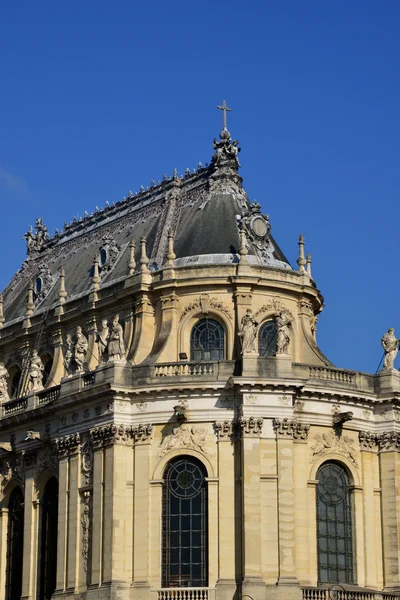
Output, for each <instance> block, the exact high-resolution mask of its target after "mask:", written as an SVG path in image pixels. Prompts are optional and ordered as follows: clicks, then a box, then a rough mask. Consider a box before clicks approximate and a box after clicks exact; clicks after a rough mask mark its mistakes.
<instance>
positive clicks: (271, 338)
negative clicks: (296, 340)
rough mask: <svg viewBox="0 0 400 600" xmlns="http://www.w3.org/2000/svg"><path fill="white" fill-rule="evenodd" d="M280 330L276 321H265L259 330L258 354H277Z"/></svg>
mask: <svg viewBox="0 0 400 600" xmlns="http://www.w3.org/2000/svg"><path fill="white" fill-rule="evenodd" d="M277 337H278V330H277V327H276V323H275V321H265V323H263V324H262V325H261V327H260V329H259V330H258V354H259V355H260V356H275V355H276V349H277V344H276V340H277Z"/></svg>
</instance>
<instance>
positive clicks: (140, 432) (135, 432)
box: [130, 424, 153, 444]
mask: <svg viewBox="0 0 400 600" xmlns="http://www.w3.org/2000/svg"><path fill="white" fill-rule="evenodd" d="M152 433H153V425H151V424H148V425H142V424H139V425H134V426H133V427H131V429H130V435H131V437H132V439H133V441H134V442H135V444H138V443H142V444H143V443H146V442H147V443H150V442H151V436H152Z"/></svg>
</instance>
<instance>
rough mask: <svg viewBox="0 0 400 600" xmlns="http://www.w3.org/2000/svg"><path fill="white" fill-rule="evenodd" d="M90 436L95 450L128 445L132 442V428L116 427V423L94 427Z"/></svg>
mask: <svg viewBox="0 0 400 600" xmlns="http://www.w3.org/2000/svg"><path fill="white" fill-rule="evenodd" d="M89 435H90V442H91V444H92V447H93V449H94V450H98V449H99V448H107V447H109V446H113V445H114V444H125V445H127V444H129V442H130V440H131V438H130V428H129V427H125V425H115V424H114V423H109V424H108V425H99V426H98V427H93V429H91V430H90V431H89Z"/></svg>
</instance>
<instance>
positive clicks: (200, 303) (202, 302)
mask: <svg viewBox="0 0 400 600" xmlns="http://www.w3.org/2000/svg"><path fill="white" fill-rule="evenodd" d="M198 308H200V310H201V313H202V314H203V315H208V313H209V311H210V308H215V309H217V310H219V311H220V312H222V313H224V314H225V315H226V316H227V317H228V318H229V319H230V320H232V311H230V310H229V309H228V308H227V307H226V306H225V305H224V304H223V303H222V302H220V301H218V299H217V298H214V297H213V298H211V297H210V295H209V294H201V296H200V297H199V298H197V299H196V300H195V301H194V302H192V303H191V304H188V305H187V306H186V307H185V308H184V309H183V311H182V312H181V316H180V317H179V320H180V321H182V319H183V318H184V317H185V316H186V315H187V314H189V313H190V312H192V311H194V310H196V309H198Z"/></svg>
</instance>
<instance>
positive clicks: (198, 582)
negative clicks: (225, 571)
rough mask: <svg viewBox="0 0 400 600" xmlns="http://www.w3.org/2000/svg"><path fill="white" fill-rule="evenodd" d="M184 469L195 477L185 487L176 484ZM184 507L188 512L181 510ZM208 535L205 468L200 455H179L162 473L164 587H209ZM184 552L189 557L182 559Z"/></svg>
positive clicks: (162, 569)
mask: <svg viewBox="0 0 400 600" xmlns="http://www.w3.org/2000/svg"><path fill="white" fill-rule="evenodd" d="M187 467H189V468H187ZM184 473H186V474H188V473H189V475H190V474H192V476H193V478H194V484H193V485H192V486H189V485H188V486H187V487H186V488H185V487H184V486H181V485H180V484H179V478H180V477H181V476H182V475H183V474H184ZM183 479H184V478H183ZM185 510H186V511H188V512H184V511H185ZM178 511H179V512H178ZM196 511H197V512H196ZM193 525H196V526H197V527H198V529H196V528H195V527H193ZM208 536H209V531H208V483H207V469H206V467H205V465H204V464H203V463H202V462H201V461H200V460H199V459H197V458H195V457H193V456H191V455H186V454H185V455H178V456H176V457H174V458H173V459H171V460H170V461H169V462H168V463H167V465H166V467H165V469H164V477H163V491H162V518H161V537H162V540H161V546H162V547H161V579H162V587H163V588H187V587H196V588H203V587H208V577H209V565H208ZM172 544H174V545H172ZM186 544H188V545H186ZM185 552H186V557H189V560H186V561H182V556H183V553H185ZM176 558H178V562H176ZM174 559H175V560H174ZM194 559H196V560H194ZM184 569H186V573H185V570H184ZM196 570H197V571H198V576H197V577H196V573H195V571H196ZM171 571H172V572H171Z"/></svg>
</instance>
